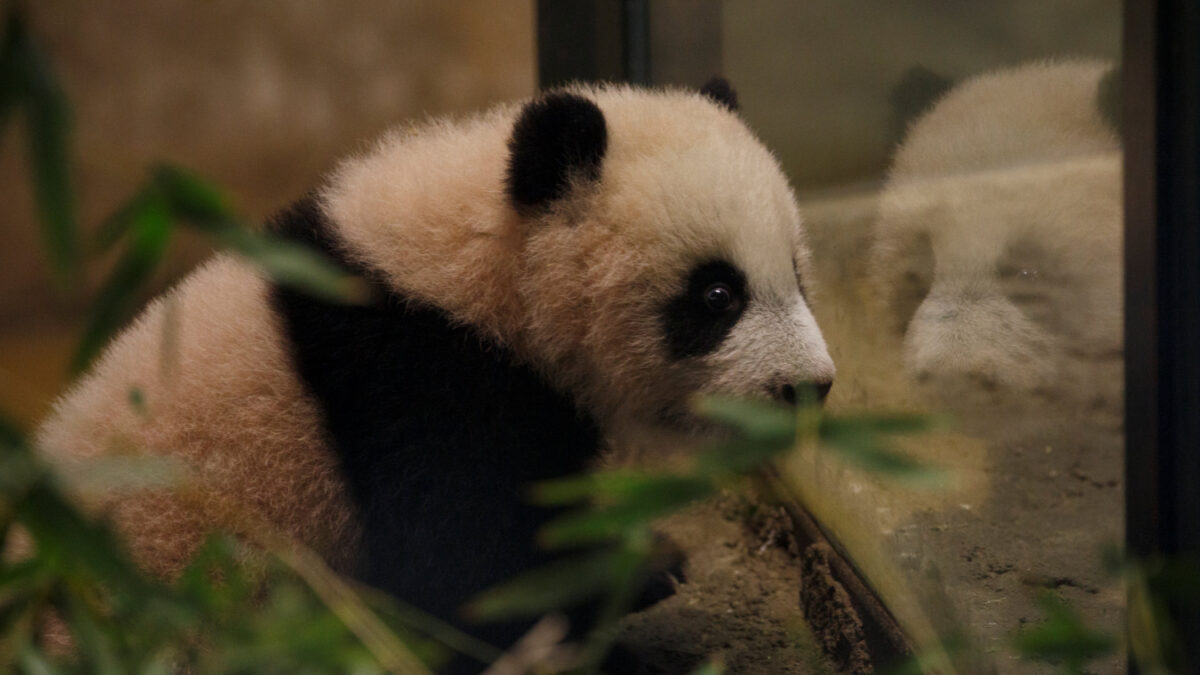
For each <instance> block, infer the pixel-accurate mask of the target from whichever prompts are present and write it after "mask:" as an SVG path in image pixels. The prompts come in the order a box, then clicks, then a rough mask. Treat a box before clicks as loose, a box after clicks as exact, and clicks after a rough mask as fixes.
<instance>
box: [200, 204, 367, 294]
mask: <svg viewBox="0 0 1200 675" xmlns="http://www.w3.org/2000/svg"><path fill="white" fill-rule="evenodd" d="M209 232H210V234H212V235H213V236H214V237H215V238H216V240H217V241H218V242H219V243H220V244H221V245H222V246H224V247H226V248H228V249H230V250H232V251H233V252H235V253H238V254H239V255H241V256H242V257H244V258H246V259H247V260H249V261H250V262H251V263H253V264H254V265H256V266H257V267H259V268H260V269H262V270H263V271H264V272H266V274H267V275H268V276H269V277H271V279H273V280H275V281H276V282H278V283H280V284H283V285H285V286H290V287H292V288H295V289H296V290H299V291H303V292H305V293H308V294H310V295H312V296H314V297H317V298H322V299H325V300H329V301H331V302H349V303H353V302H362V301H364V300H365V299H366V297H367V288H366V285H365V284H364V283H363V281H362V280H361V279H359V278H357V277H355V276H353V275H351V274H350V273H348V272H347V271H345V270H343V269H342V268H341V267H340V266H338V265H337V264H335V263H334V262H333V261H331V260H330V259H329V258H328V257H327V256H325V255H323V254H322V253H320V252H319V251H317V250H315V249H312V248H310V247H308V246H305V245H303V244H299V243H296V242H293V241H288V240H286V239H282V238H280V237H277V236H274V235H270V234H265V233H261V232H255V231H252V230H248V229H246V228H244V227H241V226H239V225H237V224H236V223H233V222H226V223H223V224H221V225H220V226H214V227H211V228H209Z"/></svg>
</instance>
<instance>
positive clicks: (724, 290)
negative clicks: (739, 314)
mask: <svg viewBox="0 0 1200 675" xmlns="http://www.w3.org/2000/svg"><path fill="white" fill-rule="evenodd" d="M736 304H737V298H735V297H734V295H733V289H731V288H729V284H726V283H724V282H721V281H718V282H717V283H715V284H709V286H708V288H705V289H704V306H705V307H708V309H709V310H710V311H713V312H728V311H729V310H731V309H734V306H735V305H736Z"/></svg>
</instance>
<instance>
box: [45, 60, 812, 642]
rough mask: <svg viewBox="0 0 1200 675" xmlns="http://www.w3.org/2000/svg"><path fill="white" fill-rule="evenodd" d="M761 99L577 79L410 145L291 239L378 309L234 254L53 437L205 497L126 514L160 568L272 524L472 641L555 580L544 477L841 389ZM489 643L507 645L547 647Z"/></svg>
mask: <svg viewBox="0 0 1200 675" xmlns="http://www.w3.org/2000/svg"><path fill="white" fill-rule="evenodd" d="M735 100H736V99H735V97H734V94H733V92H732V90H731V89H729V87H728V85H727V84H725V83H724V82H723V81H719V80H718V81H714V82H713V83H711V84H710V85H708V86H706V87H705V89H703V90H702V91H699V92H696V91H682V90H643V89H635V88H630V87H626V86H602V87H588V86H574V87H570V88H566V89H560V90H556V91H553V92H550V93H546V94H543V95H540V96H538V97H536V98H534V99H532V100H530V101H527V102H525V103H524V104H521V105H502V106H500V107H497V108H495V109H493V110H491V111H489V112H486V113H483V114H480V115H477V116H474V117H469V118H466V119H462V120H457V121H449V120H437V121H433V122H430V123H426V124H423V125H419V126H414V127H405V128H402V129H400V130H397V131H394V132H392V133H390V134H388V135H386V136H385V137H384V138H383V139H382V140H381V141H379V142H378V143H377V144H376V145H375V146H374V147H373V148H372V149H371V150H369V151H368V152H365V153H364V154H362V155H360V156H356V157H352V158H350V159H347V160H346V161H344V162H342V163H341V164H340V165H339V166H338V167H337V168H336V170H335V171H333V172H332V174H331V175H330V176H329V177H328V179H327V180H326V182H325V183H324V185H323V186H322V187H321V188H320V189H319V190H317V191H316V192H315V193H313V195H312V196H310V197H309V198H307V199H304V200H303V201H301V202H299V203H298V204H296V205H294V206H293V207H291V208H290V209H288V210H286V211H285V212H283V213H282V214H281V215H279V216H278V217H277V218H276V219H275V220H274V223H273V227H274V228H275V229H276V231H278V232H280V233H282V234H284V235H286V236H288V237H291V238H294V239H296V240H299V241H302V242H305V243H307V244H310V245H311V246H314V247H316V248H318V249H320V250H321V251H323V252H324V253H326V254H328V255H329V256H331V257H333V258H334V259H335V260H337V261H339V262H341V263H342V264H344V265H345V266H347V267H348V268H349V269H351V270H353V271H355V272H356V273H357V274H359V275H361V277H362V278H363V279H365V280H367V282H369V285H370V288H371V290H372V294H371V295H372V297H371V299H370V301H369V302H367V303H366V304H350V305H343V304H331V303H329V302H325V301H322V300H318V299H315V298H313V297H309V296H306V295H304V294H302V293H299V292H297V291H294V290H291V289H289V288H284V287H281V286H278V285H276V284H274V283H272V282H271V281H270V280H268V279H266V278H264V277H263V276H262V275H261V274H260V273H259V272H257V271H256V270H255V269H254V268H252V267H251V266H248V265H247V264H245V263H243V262H241V261H239V260H237V259H235V258H233V257H230V256H229V255H218V256H217V257H215V258H214V259H213V260H211V261H210V262H208V263H207V264H205V265H204V266H203V267H201V268H200V269H198V270H197V271H195V272H194V273H192V274H191V275H190V276H188V277H187V278H186V279H184V280H183V281H182V282H181V283H180V284H179V285H178V287H177V288H175V289H174V290H173V291H171V292H170V293H168V294H166V295H165V296H164V297H162V298H160V299H158V300H157V301H155V302H154V303H152V304H151V306H150V307H149V308H148V309H147V310H146V311H145V312H144V313H143V314H142V315H141V317H140V318H139V319H138V320H137V321H136V322H135V323H134V324H133V325H132V326H131V327H129V328H128V329H127V330H126V331H125V332H124V333H123V334H121V335H120V336H119V337H118V338H117V339H116V340H115V342H114V343H113V344H112V345H111V346H110V347H109V348H108V350H107V352H106V353H105V354H104V355H103V357H102V358H101V359H100V360H99V361H98V363H97V364H96V366H95V367H94V369H93V370H92V372H91V373H90V374H89V375H88V376H87V377H86V378H84V379H83V380H82V381H81V382H80V383H79V384H78V385H76V386H75V387H74V388H73V389H72V390H71V391H70V392H69V393H68V394H66V395H65V396H64V397H63V398H62V399H61V400H60V401H59V402H58V404H57V407H56V409H55V412H54V414H53V416H52V417H51V418H50V419H49V421H48V422H46V423H45V425H44V426H43V428H42V429H41V432H40V437H39V442H40V446H41V447H42V448H44V449H45V450H46V451H47V452H48V453H50V454H51V455H53V456H55V457H57V458H59V459H60V460H62V461H73V460H79V459H83V458H88V457H95V456H97V455H102V454H105V453H108V452H113V451H121V450H122V449H126V448H137V449H139V450H144V451H146V452H151V453H162V454H166V455H171V456H173V457H176V458H178V459H180V460H182V461H183V462H185V463H186V464H187V465H188V466H189V467H190V468H191V469H192V470H193V471H194V475H195V477H196V481H197V484H198V485H200V486H201V487H202V488H203V489H201V490H198V491H197V490H192V491H190V492H189V494H188V495H187V496H186V498H185V497H184V496H181V495H179V494H170V495H167V494H150V495H146V494H142V495H137V496H127V497H123V498H120V499H113V500H110V501H109V502H108V503H107V504H106V508H107V509H109V511H110V513H111V514H112V515H113V516H114V518H115V520H116V522H117V523H118V525H119V526H120V527H121V529H122V531H123V533H124V535H125V536H126V538H127V540H128V542H129V544H130V546H131V547H132V549H133V552H134V554H135V555H136V558H137V559H138V560H139V561H140V563H141V564H143V565H144V566H145V567H146V568H148V569H149V570H151V571H153V572H154V573H157V574H160V575H163V576H166V577H170V576H171V575H173V574H175V573H177V572H178V571H179V570H180V569H181V567H182V566H183V565H184V564H185V562H186V561H187V560H188V558H189V556H190V555H191V553H192V552H193V551H194V549H195V548H196V546H197V544H198V543H199V542H200V541H201V539H202V537H203V536H204V533H205V532H206V531H208V530H210V529H212V528H213V527H214V526H217V525H220V526H223V527H230V525H229V521H228V520H227V516H228V514H229V513H231V512H237V511H239V510H240V511H246V510H250V511H251V512H253V513H255V514H257V515H259V516H261V517H262V518H265V519H266V520H268V521H269V522H271V523H272V524H273V525H274V526H275V527H277V528H279V529H280V530H282V531H283V532H284V533H286V534H288V535H290V536H291V537H294V538H295V539H296V540H298V541H301V542H303V543H305V544H306V545H308V546H310V547H312V548H314V549H315V550H316V551H318V552H319V553H320V554H321V555H322V556H324V557H325V558H326V559H327V560H329V561H330V562H331V564H333V565H334V566H335V567H336V568H337V569H339V570H342V571H344V572H346V573H349V574H352V575H354V576H355V577H357V578H359V579H361V580H362V581H364V582H365V583H367V584H370V585H372V586H375V587H377V588H380V589H382V590H384V591H386V592H388V593H391V594H393V595H394V596H396V597H397V598H400V599H402V600H403V601H405V602H408V603H412V604H414V605H416V606H417V607H419V608H421V609H423V610H426V611H428V612H431V613H433V614H434V615H436V616H439V617H441V618H443V619H446V620H449V621H452V622H454V623H457V624H460V625H461V624H462V622H461V619H460V614H459V610H460V608H461V606H462V605H463V603H464V602H465V601H467V600H468V599H469V598H471V597H472V596H473V595H474V594H475V593H477V592H478V591H480V590H482V589H484V588H487V587H488V586H490V585H493V584H496V583H498V582H500V581H503V580H505V579H508V578H510V577H512V576H513V575H515V574H516V573H518V572H520V571H522V570H525V569H527V568H530V567H531V566H534V565H537V564H539V563H541V562H543V561H544V559H545V554H544V553H542V552H541V551H539V550H538V549H537V547H536V546H534V543H533V541H534V532H535V530H536V529H537V528H538V527H539V526H540V525H541V524H543V523H544V522H545V521H546V519H547V518H548V517H549V515H551V513H550V512H549V511H546V510H544V509H539V508H535V507H533V506H530V505H528V504H527V503H526V502H525V500H524V494H525V489H526V487H527V486H528V485H529V484H530V483H532V482H535V481H538V480H543V479H548V478H551V477H556V476H561V475H564V474H569V473H572V472H578V471H582V470H585V469H587V468H588V467H589V466H590V465H591V464H592V463H593V462H595V461H596V459H597V458H598V457H601V456H602V455H603V454H604V453H605V452H606V451H607V450H606V449H607V448H610V447H613V446H618V445H621V444H624V443H638V442H639V440H640V439H645V438H646V437H647V436H646V435H647V434H656V433H667V434H675V433H677V434H684V435H686V434H689V433H694V432H695V431H696V430H697V429H700V428H702V425H701V424H700V423H699V422H698V420H696V419H695V418H694V417H693V414H692V412H691V410H690V409H689V400H690V399H692V398H693V397H694V396H696V395H698V394H710V393H723V394H729V395H737V396H749V397H758V398H762V399H774V400H778V401H783V402H787V403H792V402H794V400H795V395H796V394H795V392H796V389H795V387H797V386H800V385H814V386H816V387H817V388H818V389H819V390H827V389H828V387H829V386H830V383H831V381H832V378H833V376H834V366H833V363H832V361H831V360H830V357H829V355H828V353H827V351H826V347H825V344H824V342H823V340H822V336H821V333H820V331H819V330H818V327H817V325H816V323H815V322H814V319H813V315H812V312H811V311H810V310H809V307H808V304H807V302H806V299H805V295H804V293H803V291H802V289H803V281H804V278H805V277H806V276H807V274H808V258H807V256H808V252H807V249H806V246H805V241H804V237H803V231H802V223H801V218H800V214H799V212H798V210H797V207H796V201H795V199H794V197H793V194H792V191H791V189H790V187H789V185H788V182H787V179H786V178H785V177H784V175H783V173H782V172H781V170H780V167H779V164H778V163H777V161H776V160H775V158H774V157H773V156H772V155H771V153H770V152H769V151H768V150H767V149H766V148H765V147H764V146H763V145H762V144H761V143H760V142H759V141H758V140H757V139H756V138H755V136H754V135H753V134H752V133H751V132H750V130H749V129H748V128H747V127H746V125H745V124H744V123H743V122H742V120H741V119H740V118H739V117H738V114H737V112H736V104H735ZM134 389H137V390H139V391H141V392H142V395H143V399H144V402H145V406H144V409H137V408H134V407H132V406H130V404H129V402H128V401H129V393H130V391H131V390H134ZM233 527H234V528H235V529H236V525H233ZM468 630H470V631H472V632H474V633H475V634H476V635H478V636H480V637H482V638H484V639H486V640H490V641H493V642H494V643H495V644H497V645H498V646H501V647H503V646H506V645H507V644H508V643H509V642H511V641H512V640H513V639H514V638H515V637H517V636H518V635H519V634H520V630H521V626H512V625H499V626H468Z"/></svg>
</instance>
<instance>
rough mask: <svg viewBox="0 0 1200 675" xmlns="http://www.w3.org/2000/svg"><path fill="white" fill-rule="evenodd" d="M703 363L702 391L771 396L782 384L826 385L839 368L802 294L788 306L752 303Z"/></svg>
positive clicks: (756, 396) (757, 396) (706, 392)
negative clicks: (719, 346) (835, 364)
mask: <svg viewBox="0 0 1200 675" xmlns="http://www.w3.org/2000/svg"><path fill="white" fill-rule="evenodd" d="M704 364H705V367H706V368H707V370H708V379H707V381H706V382H705V384H704V386H703V389H704V391H703V393H705V394H724V395H734V396H748V397H755V398H763V397H768V396H770V395H771V393H770V392H771V390H772V389H773V388H775V387H778V386H779V385H781V384H806V383H814V384H828V383H830V382H832V381H833V378H834V375H835V373H836V369H835V367H834V364H833V359H832V358H830V356H829V351H828V349H827V348H826V345H825V339H824V337H823V336H822V335H821V330H820V328H818V327H817V322H816V320H815V319H814V318H813V315H812V312H811V311H810V310H809V308H808V305H807V304H805V303H804V301H803V300H802V299H801V298H800V297H799V295H798V294H797V296H796V298H795V300H794V302H792V303H791V305H790V306H782V307H780V306H769V305H764V304H762V303H758V304H752V305H751V306H750V307H749V308H748V309H747V310H746V313H745V315H744V316H743V317H742V319H741V321H739V322H738V325H737V326H736V327H735V328H734V329H733V331H732V332H731V333H730V334H729V336H728V337H727V338H726V339H725V342H724V343H723V344H722V345H721V348H720V349H718V350H717V351H715V352H714V353H713V354H711V355H710V356H708V357H706V358H705V359H704Z"/></svg>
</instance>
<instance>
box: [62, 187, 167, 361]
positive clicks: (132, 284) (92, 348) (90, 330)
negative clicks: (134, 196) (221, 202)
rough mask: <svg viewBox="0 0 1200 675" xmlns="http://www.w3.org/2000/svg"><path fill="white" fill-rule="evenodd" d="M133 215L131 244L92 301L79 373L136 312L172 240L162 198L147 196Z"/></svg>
mask: <svg viewBox="0 0 1200 675" xmlns="http://www.w3.org/2000/svg"><path fill="white" fill-rule="evenodd" d="M131 218H132V228H131V233H130V242H129V248H128V249H127V250H126V251H125V253H124V255H122V257H121V259H120V261H118V262H117V266H116V268H115V269H114V270H113V272H112V274H111V275H110V276H109V278H108V279H107V280H106V281H105V283H104V285H103V286H102V287H101V289H100V293H99V294H98V295H97V296H96V298H95V300H94V301H93V303H92V308H93V309H92V316H91V318H90V319H89V320H88V324H87V326H86V328H85V329H84V334H83V338H82V340H81V341H80V345H79V348H78V350H77V351H76V353H75V358H74V359H73V360H72V363H71V368H72V371H73V372H75V373H79V372H82V371H83V369H84V368H86V367H87V365H88V364H89V363H91V361H92V359H93V358H95V356H96V355H97V354H98V353H99V352H100V349H101V348H102V347H103V346H104V344H105V343H106V342H107V341H108V339H109V338H110V337H111V336H112V335H113V333H115V332H116V330H117V329H118V328H119V327H120V326H121V325H122V324H123V323H124V322H125V321H127V320H128V319H129V318H130V317H131V316H132V314H133V311H134V309H135V307H136V300H137V297H138V293H139V291H140V290H141V288H142V287H143V285H144V284H145V283H146V281H147V280H148V279H149V278H150V276H151V275H152V274H153V273H154V270H155V269H156V268H157V267H158V265H159V263H160V262H161V261H162V258H163V255H164V254H165V252H166V248H167V243H168V242H169V241H170V237H171V222H170V219H169V216H168V213H167V210H166V205H165V204H164V203H163V201H162V200H161V199H147V200H146V201H145V202H144V203H143V204H142V208H141V210H140V211H138V212H136V213H133V214H131Z"/></svg>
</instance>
